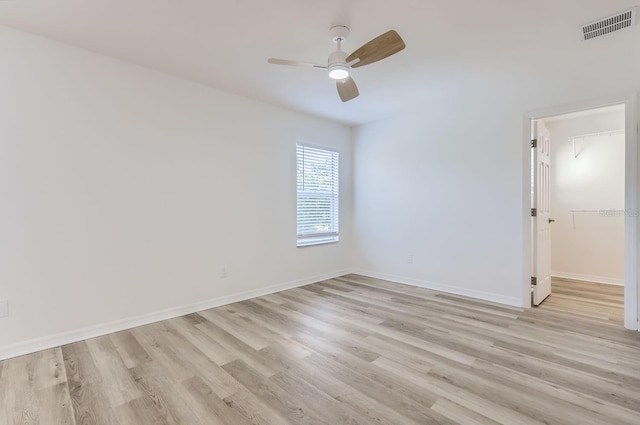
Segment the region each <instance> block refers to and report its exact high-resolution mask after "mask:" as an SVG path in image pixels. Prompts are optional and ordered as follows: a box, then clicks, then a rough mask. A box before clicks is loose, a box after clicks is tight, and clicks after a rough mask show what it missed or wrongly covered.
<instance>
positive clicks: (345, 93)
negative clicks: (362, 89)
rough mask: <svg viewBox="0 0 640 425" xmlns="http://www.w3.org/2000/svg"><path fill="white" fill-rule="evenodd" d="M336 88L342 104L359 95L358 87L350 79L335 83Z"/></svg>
mask: <svg viewBox="0 0 640 425" xmlns="http://www.w3.org/2000/svg"><path fill="white" fill-rule="evenodd" d="M336 87H337V88H338V94H339V95H340V99H342V101H343V102H348V101H350V100H351V99H355V98H356V97H358V96H359V95H360V93H359V92H358V86H356V82H355V81H353V78H351V77H347V78H345V79H344V80H338V81H336Z"/></svg>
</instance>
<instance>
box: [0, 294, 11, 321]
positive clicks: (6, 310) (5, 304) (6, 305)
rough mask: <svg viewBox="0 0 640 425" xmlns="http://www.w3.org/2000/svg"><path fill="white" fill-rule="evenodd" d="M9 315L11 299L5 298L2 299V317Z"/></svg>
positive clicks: (0, 306) (0, 315) (0, 309)
mask: <svg viewBox="0 0 640 425" xmlns="http://www.w3.org/2000/svg"><path fill="white" fill-rule="evenodd" d="M8 315H9V300H7V299H6V298H3V299H1V300H0V317H7V316H8Z"/></svg>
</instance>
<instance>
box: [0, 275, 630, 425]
mask: <svg viewBox="0 0 640 425" xmlns="http://www.w3.org/2000/svg"><path fill="white" fill-rule="evenodd" d="M556 289H557V294H556V295H557V296H555V295H554V297H553V298H550V299H549V300H548V301H547V302H545V304H543V306H542V307H540V308H534V309H531V310H528V311H522V310H519V309H513V308H508V307H504V306H500V305H497V304H491V303H486V302H481V301H477V300H472V299H468V298H464V297H458V296H453V295H448V294H443V293H438V292H435V291H429V290H424V289H419V288H414V287H410V286H404V285H399V284H395V283H391V282H386V281H382V280H377V279H371V278H365V277H361V276H356V275H348V276H344V277H342V278H337V279H331V280H327V281H324V282H320V283H316V284H313V285H308V286H305V287H302V288H298V289H292V290H288V291H284V292H281V293H278V294H274V295H269V296H264V297H260V298H256V299H252V300H249V301H243V302H239V303H236V304H232V305H228V306H225V307H220V308H216V309H212V310H208V311H203V312H200V313H198V314H191V315H188V316H184V317H180V318H176V319H172V320H168V321H164V322H159V323H155V324H152V325H147V326H143V327H139V328H135V329H132V330H129V331H124V332H119V333H116V334H111V335H107V336H103V337H99V338H94V339H90V340H87V341H83V342H78V343H75V344H69V345H65V346H62V347H58V348H54V349H50V350H46V351H43V352H39V353H36V354H32V355H28V356H23V357H18V358H15V359H10V360H6V361H3V362H0V424H3V425H5V424H6V425H14V424H16V425H17V424H47V425H48V424H51V425H56V424H73V425H92V424H105V425H115V424H118V425H154V424H162V425H176V424H181V425H187V424H188V425H208V424H226V425H246V424H256V425H268V424H282V425H301V424H310V425H342V424H350V425H356V424H363V425H364V424H376V425H405V424H406V425H411V424H445V425H453V424H470V425H495V424H505V425H515V424H524V425H529V424H530V425H533V424H558V425H563V424H566V425H577V424H580V425H595V424H606V425H618V424H635V425H638V424H640V334H639V333H637V332H631V331H626V330H624V329H623V328H622V326H621V325H620V324H619V321H618V319H617V318H616V317H613V315H612V314H611V311H609V309H610V306H608V304H609V302H610V301H612V300H613V299H611V300H610V299H609V298H608V297H609V296H610V295H609V294H605V293H600V292H599V291H600V289H598V287H597V286H596V287H592V288H591V289H592V291H591V292H590V293H589V294H588V293H583V294H578V292H580V291H578V290H577V289H576V287H575V284H573V283H571V282H570V283H569V284H567V285H566V286H562V285H559V286H557V287H556ZM609 289H610V288H609ZM576 297H578V299H583V300H584V299H585V298H586V299H589V298H590V299H591V300H592V302H591V303H592V304H602V305H604V306H605V307H606V309H604V310H602V313H603V314H575V312H574V311H567V310H566V309H563V308H561V306H560V305H561V304H562V302H563V301H567V299H569V301H570V302H569V304H573V305H575V304H576V303H577V302H578V301H577V300H576V299H574V298H576ZM549 301H551V302H549ZM580 302H584V301H580Z"/></svg>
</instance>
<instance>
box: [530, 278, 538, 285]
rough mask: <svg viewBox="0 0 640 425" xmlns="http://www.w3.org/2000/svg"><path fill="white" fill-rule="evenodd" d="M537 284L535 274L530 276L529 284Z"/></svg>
mask: <svg viewBox="0 0 640 425" xmlns="http://www.w3.org/2000/svg"><path fill="white" fill-rule="evenodd" d="M537 284H538V279H536V277H535V276H531V286H536V285H537Z"/></svg>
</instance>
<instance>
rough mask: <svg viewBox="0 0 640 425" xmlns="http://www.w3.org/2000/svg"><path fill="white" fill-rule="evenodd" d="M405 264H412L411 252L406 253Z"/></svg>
mask: <svg viewBox="0 0 640 425" xmlns="http://www.w3.org/2000/svg"><path fill="white" fill-rule="evenodd" d="M407 264H413V254H409V255H407Z"/></svg>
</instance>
